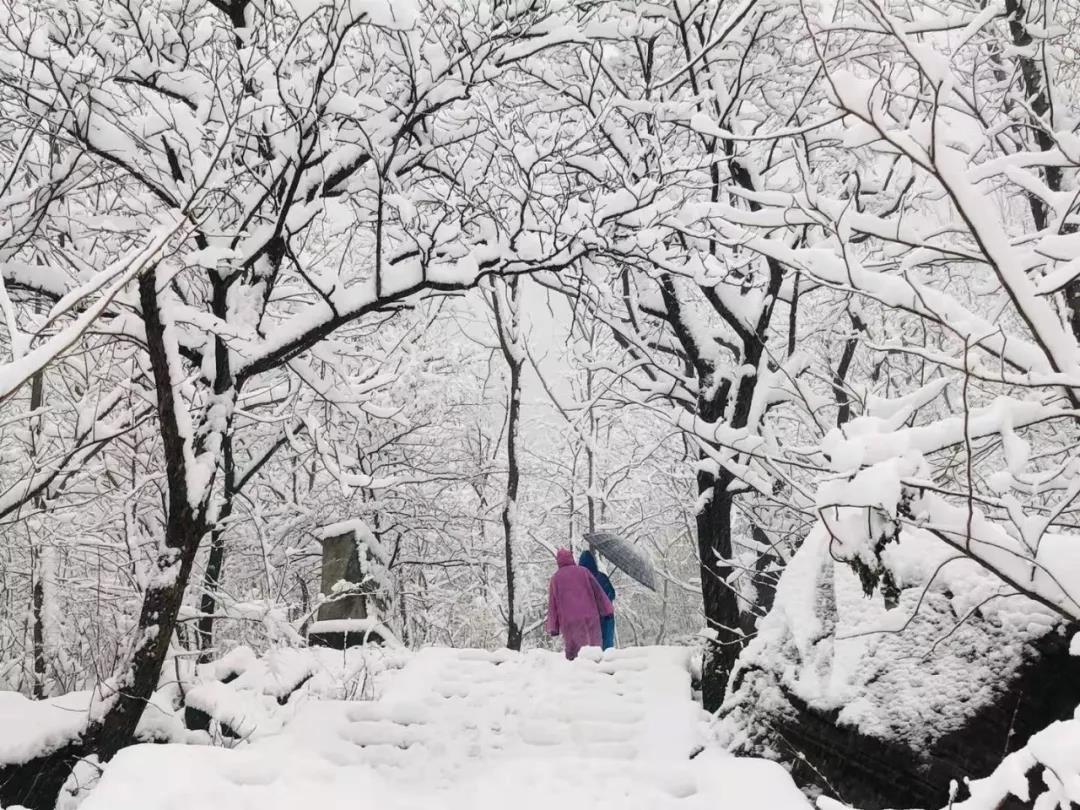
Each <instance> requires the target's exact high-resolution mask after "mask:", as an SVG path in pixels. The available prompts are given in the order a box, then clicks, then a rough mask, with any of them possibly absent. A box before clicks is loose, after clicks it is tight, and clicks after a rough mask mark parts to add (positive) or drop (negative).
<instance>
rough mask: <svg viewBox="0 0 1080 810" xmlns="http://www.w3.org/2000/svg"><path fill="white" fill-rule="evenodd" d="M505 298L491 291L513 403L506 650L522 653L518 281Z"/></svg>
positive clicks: (506, 514)
mask: <svg viewBox="0 0 1080 810" xmlns="http://www.w3.org/2000/svg"><path fill="white" fill-rule="evenodd" d="M501 284H502V287H503V290H504V291H505V296H504V295H502V294H500V289H499V282H497V283H496V286H494V287H493V288H492V291H491V307H492V311H493V312H494V314H495V331H496V333H497V334H498V338H499V348H500V349H501V350H502V356H503V359H504V360H505V361H506V366H507V368H508V369H509V371H510V401H509V404H508V405H507V411H506V500H505V501H504V502H503V510H502V523H503V542H504V549H505V559H506V612H507V615H506V646H507V647H509V648H510V649H511V650H520V649H521V638H522V630H521V625H520V624H519V623H518V617H517V612H516V609H517V586H516V585H517V584H516V582H515V574H516V571H515V567H514V536H515V534H516V533H517V532H516V528H517V498H518V484H519V482H520V480H521V472H520V470H519V469H518V430H519V423H520V422H521V369H522V366H524V364H525V357H524V355H523V352H522V351H521V346H520V345H519V344H518V340H519V329H520V324H519V323H518V313H517V305H516V303H517V293H518V280H517V279H516V278H512V279H509V280H507V281H503V282H501Z"/></svg>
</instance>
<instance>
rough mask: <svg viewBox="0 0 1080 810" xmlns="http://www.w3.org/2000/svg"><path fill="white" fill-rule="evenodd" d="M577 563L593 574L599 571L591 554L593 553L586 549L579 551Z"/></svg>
mask: <svg viewBox="0 0 1080 810" xmlns="http://www.w3.org/2000/svg"><path fill="white" fill-rule="evenodd" d="M578 565H580V566H582V567H583V568H588V569H589V570H590V571H591V572H592V573H594V574H599V573H600V569H599V568H597V566H596V557H595V556H593V553H592V552H591V551H589V550H588V549H586V550H585V551H583V552H581V556H580V557H579V558H578Z"/></svg>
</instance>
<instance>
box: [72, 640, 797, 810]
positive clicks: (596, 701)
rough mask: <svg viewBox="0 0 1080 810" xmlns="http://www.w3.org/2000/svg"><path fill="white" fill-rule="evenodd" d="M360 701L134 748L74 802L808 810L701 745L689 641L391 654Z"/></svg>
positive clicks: (243, 808)
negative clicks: (393, 662) (567, 655)
mask: <svg viewBox="0 0 1080 810" xmlns="http://www.w3.org/2000/svg"><path fill="white" fill-rule="evenodd" d="M398 654H399V655H400V656H401V657H402V658H403V659H404V666H403V668H401V669H399V670H395V671H388V672H386V673H385V677H384V679H383V680H382V681H381V682H380V688H379V689H378V690H377V692H376V694H377V699H375V700H370V701H341V700H313V699H312V700H304V701H301V702H299V703H298V705H297V706H295V707H294V708H293V709H292V710H291V711H290V712H287V713H285V714H284V715H283V717H284V718H285V719H284V720H283V726H282V727H281V729H280V730H279V731H276V732H273V733H269V734H258V735H256V736H255V737H254V738H252V739H251V740H250V741H249V742H246V743H243V744H241V745H240V746H238V747H236V748H234V749H231V750H229V749H221V748H206V747H204V748H194V747H184V746H178V745H164V746H162V745H158V746H136V747H134V748H130V749H127V750H126V751H124V752H122V753H121V754H120V755H119V756H118V757H117V758H116V759H115V760H113V762H112V763H111V764H110V765H109V766H108V767H107V768H106V770H105V774H104V776H103V778H102V780H101V782H100V783H99V785H98V786H97V788H95V790H94V791H93V792H92V793H91V794H90V797H89V798H88V799H87V801H86V802H85V803H84V804H83V806H82V807H83V810H129V808H130V809H131V810H134V808H139V810H190V808H197V807H205V808H214V810H256V808H258V810H278V808H280V809H281V810H285V809H286V808H288V810H293V808H295V807H300V806H303V807H319V808H320V810H337V809H338V808H341V809H342V810H344V808H349V810H353V808H355V807H356V806H357V802H358V801H360V800H361V799H362V800H363V803H364V804H365V806H372V807H379V808H380V810H406V809H408V810H412V808H417V809H419V808H425V810H426V809H427V808H431V807H437V808H445V810H458V808H460V809H461V810H466V808H468V810H486V808H489V807H490V808H502V807H505V805H506V802H507V801H513V803H514V805H515V810H530V809H531V808H536V810H540V808H543V809H544V810H550V808H551V807H552V806H558V807H559V808H560V810H575V808H582V810H584V809H585V808H588V810H606V808H611V810H615V808H618V810H639V809H640V810H646V808H648V809H649V810H654V809H655V810H664V808H669V807H670V808H675V807H678V808H683V809H684V810H696V809H697V808H701V809H702V810H705V808H710V810H714V808H717V807H723V808H725V810H808V808H809V807H810V805H809V804H808V802H807V801H806V799H805V798H803V796H802V794H801V793H800V792H799V791H798V790H797V789H796V788H795V786H794V784H793V783H792V781H791V779H790V778H789V777H788V776H787V773H786V772H785V771H784V770H783V769H782V768H780V767H779V766H777V765H775V764H773V763H769V762H765V761H759V760H744V759H736V758H734V757H731V756H728V755H726V754H723V753H721V752H718V751H711V750H706V751H704V752H703V753H701V754H700V755H698V756H695V757H694V758H693V759H691V758H690V756H691V754H692V753H693V752H694V751H695V750H698V748H699V747H700V744H701V742H702V740H703V738H704V729H705V726H706V722H707V720H708V717H707V715H706V714H705V713H704V712H703V711H702V710H701V708H700V707H699V706H698V705H697V704H695V703H694V702H693V700H692V697H691V690H690V673H689V663H690V662H689V651H687V650H674V649H670V648H659V647H657V648H635V649H632V650H617V651H608V652H607V653H601V652H600V651H599V650H586V651H584V652H583V654H582V656H581V657H580V658H579V659H578V660H577V661H573V662H570V661H566V660H565V659H564V658H563V657H562V656H561V655H559V654H554V653H550V652H545V651H541V650H533V651H529V652H526V653H513V652H509V651H505V650H502V651H497V652H487V651H483V650H447V649H435V648H432V649H425V650H422V651H420V652H418V653H408V654H407V653H403V652H399V653H398Z"/></svg>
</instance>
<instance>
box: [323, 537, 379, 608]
mask: <svg viewBox="0 0 1080 810" xmlns="http://www.w3.org/2000/svg"><path fill="white" fill-rule="evenodd" d="M342 580H344V581H345V582H350V583H352V584H354V585H359V584H360V583H361V582H362V581H363V573H362V572H361V570H360V555H359V553H358V552H357V548H356V532H355V531H347V532H345V533H343V534H338V535H334V536H333V537H327V538H324V539H323V541H322V594H323V596H324V597H329V596H331V595H332V591H333V588H334V586H335V585H337V584H338V583H339V582H341V581H342ZM367 615H368V611H367V597H366V596H365V595H364V594H362V593H355V594H350V595H349V596H345V597H339V598H337V599H335V600H333V601H332V602H327V603H326V604H324V605H322V606H321V607H320V608H319V621H320V622H324V621H330V620H333V619H366V618H367Z"/></svg>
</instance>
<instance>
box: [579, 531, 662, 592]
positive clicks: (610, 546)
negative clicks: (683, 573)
mask: <svg viewBox="0 0 1080 810" xmlns="http://www.w3.org/2000/svg"><path fill="white" fill-rule="evenodd" d="M585 542H587V543H588V544H589V546H591V547H592V549H593V550H594V551H596V552H598V553H599V554H602V555H603V556H604V558H605V559H606V560H608V561H609V562H610V563H611V564H612V565H614V566H615V567H616V568H618V569H619V570H620V571H622V572H623V573H624V574H627V575H628V576H630V577H632V578H634V579H636V580H637V581H638V582H640V583H641V584H642V585H644V586H645V587H646V588H648V589H649V590H650V591H655V590H656V574H655V573H654V572H653V567H652V563H651V562H649V560H648V559H647V558H646V557H645V556H644V555H643V554H641V552H639V551H638V550H637V549H636V548H634V547H633V546H632V545H630V543H629V541H627V540H624V539H623V538H621V537H618V536H617V535H614V534H611V533H610V532H590V533H588V534H586V535H585Z"/></svg>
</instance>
